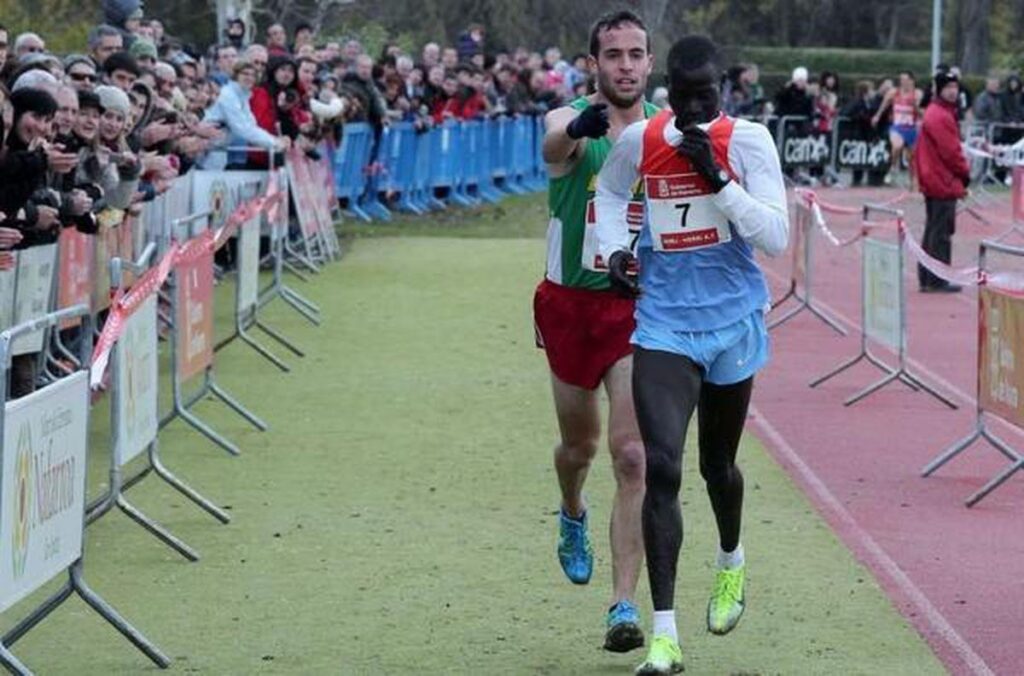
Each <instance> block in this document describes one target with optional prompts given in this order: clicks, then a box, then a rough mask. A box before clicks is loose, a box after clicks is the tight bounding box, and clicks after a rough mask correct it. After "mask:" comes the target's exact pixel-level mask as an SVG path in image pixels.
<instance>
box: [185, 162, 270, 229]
mask: <svg viewBox="0 0 1024 676" xmlns="http://www.w3.org/2000/svg"><path fill="white" fill-rule="evenodd" d="M266 182H267V172H265V171H195V172H193V177H192V213H201V212H203V211H209V212H210V213H211V214H212V215H211V217H210V227H211V228H213V229H214V230H216V229H217V228H219V227H220V226H222V225H224V221H226V220H227V218H228V216H230V215H231V213H232V212H233V211H234V210H235V209H236V208H237V207H238V205H239V204H241V203H242V202H244V201H245V200H248V199H251V198H253V197H255V196H256V195H259V194H260V193H262V191H263V190H264V189H265V187H266ZM256 183H258V184H259V188H258V189H257V188H256V186H255V185H254V184H256Z"/></svg>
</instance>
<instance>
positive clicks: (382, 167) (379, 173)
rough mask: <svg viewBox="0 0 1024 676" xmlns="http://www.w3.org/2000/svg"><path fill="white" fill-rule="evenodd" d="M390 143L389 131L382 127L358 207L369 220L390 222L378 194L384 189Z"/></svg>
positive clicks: (387, 212)
mask: <svg viewBox="0 0 1024 676" xmlns="http://www.w3.org/2000/svg"><path fill="white" fill-rule="evenodd" d="M390 143H391V129H390V128H388V127H384V129H383V130H382V131H381V135H380V139H379V141H378V142H377V147H376V148H375V149H374V153H373V162H372V163H371V165H370V170H369V181H368V183H367V186H366V192H364V193H363V196H362V197H361V198H360V200H359V205H360V206H361V207H362V208H363V210H364V211H365V212H366V213H367V214H369V215H370V217H371V218H379V219H381V220H384V221H390V220H391V212H390V211H388V208H387V207H385V206H384V204H383V203H382V202H381V201H380V192H381V190H383V189H384V187H383V186H384V185H385V181H387V180H388V179H387V164H388V157H389V149H390Z"/></svg>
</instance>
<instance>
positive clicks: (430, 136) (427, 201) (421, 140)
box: [412, 129, 445, 211]
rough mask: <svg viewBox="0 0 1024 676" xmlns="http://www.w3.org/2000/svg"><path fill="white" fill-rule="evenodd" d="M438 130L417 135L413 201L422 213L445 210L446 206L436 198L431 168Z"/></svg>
mask: <svg viewBox="0 0 1024 676" xmlns="http://www.w3.org/2000/svg"><path fill="white" fill-rule="evenodd" d="M439 133H440V132H439V131H438V130H437V129H430V130H425V131H421V132H420V133H419V134H417V135H416V169H415V172H414V175H413V189H412V201H413V204H415V205H416V206H417V207H418V208H419V209H420V210H421V211H428V210H430V209H444V208H445V204H444V202H442V201H441V200H439V199H437V198H436V197H434V187H433V185H431V176H430V168H431V164H432V161H433V158H432V157H431V151H432V148H433V143H434V137H436V136H437V135H438V134H439Z"/></svg>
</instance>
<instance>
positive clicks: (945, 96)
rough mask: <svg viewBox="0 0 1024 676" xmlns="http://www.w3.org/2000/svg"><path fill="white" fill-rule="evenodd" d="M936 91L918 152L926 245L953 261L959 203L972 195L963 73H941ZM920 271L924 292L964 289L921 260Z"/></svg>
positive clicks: (931, 252)
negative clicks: (961, 103)
mask: <svg viewBox="0 0 1024 676" xmlns="http://www.w3.org/2000/svg"><path fill="white" fill-rule="evenodd" d="M934 92H935V93H934V95H933V98H932V100H931V103H929V104H928V108H926V109H925V112H924V120H923V122H922V123H921V133H920V135H919V137H918V140H917V147H916V150H915V152H914V165H915V170H916V174H917V180H918V185H919V186H920V189H921V193H922V194H923V195H924V204H925V214H926V215H925V225H924V237H923V240H922V242H921V246H922V248H923V249H924V250H925V251H926V252H927V253H928V254H929V255H930V256H932V257H933V258H936V259H937V260H940V261H942V262H943V263H946V264H949V263H951V262H952V260H953V244H952V240H953V233H954V232H955V231H956V202H957V200H958V199H962V198H963V197H964V196H965V195H966V194H967V185H968V184H969V183H970V180H971V179H970V176H971V173H970V167H969V166H968V164H967V159H966V158H965V157H964V153H963V149H962V147H961V144H960V126H959V124H958V122H957V109H958V106H957V101H958V99H959V98H960V81H959V78H958V77H957V76H956V74H955V73H953V72H951V71H939V72H937V73H936V74H935V89H934ZM917 276H918V281H919V282H920V284H921V291H924V292H956V291H960V290H961V288H960V286H959V285H956V284H951V283H949V282H947V281H945V280H943V279H941V278H939V277H937V276H936V275H934V274H932V273H931V272H930V271H929V270H927V269H925V268H924V267H923V266H921V265H918V272H917Z"/></svg>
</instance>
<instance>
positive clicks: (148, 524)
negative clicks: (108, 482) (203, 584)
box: [117, 495, 199, 561]
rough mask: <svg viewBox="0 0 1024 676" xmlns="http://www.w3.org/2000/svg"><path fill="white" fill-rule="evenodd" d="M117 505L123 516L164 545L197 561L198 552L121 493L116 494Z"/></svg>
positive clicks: (190, 559)
mask: <svg viewBox="0 0 1024 676" xmlns="http://www.w3.org/2000/svg"><path fill="white" fill-rule="evenodd" d="M117 507H118V509H120V510H121V511H122V512H123V513H124V515H125V516H127V517H128V518H129V519H131V520H132V521H134V522H135V523H137V524H139V525H140V526H142V527H143V528H145V529H146V530H147V531H149V532H150V533H151V534H152V535H154V536H155V537H156V538H157V539H158V540H160V541H161V542H163V543H164V544H165V545H167V546H168V547H170V548H171V549H173V550H174V551H176V552H178V553H179V554H181V555H182V556H184V557H185V558H186V559H188V560H189V561H198V560H199V554H198V553H196V550H194V549H192V548H191V547H189V546H188V545H187V544H185V543H184V542H182V541H181V540H179V539H178V538H177V537H175V536H174V535H172V534H171V532H170V531H168V530H167V529H166V528H164V527H163V526H161V525H160V524H158V523H157V522H155V521H153V520H151V519H150V518H149V517H147V516H146V515H145V514H143V513H142V512H141V511H139V510H138V509H136V508H135V507H134V506H133V505H132V504H131V503H129V502H128V501H127V500H125V498H124V496H123V495H118V496H117Z"/></svg>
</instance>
